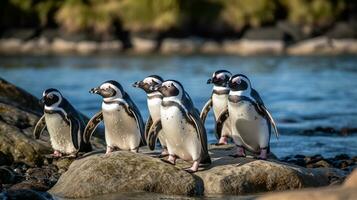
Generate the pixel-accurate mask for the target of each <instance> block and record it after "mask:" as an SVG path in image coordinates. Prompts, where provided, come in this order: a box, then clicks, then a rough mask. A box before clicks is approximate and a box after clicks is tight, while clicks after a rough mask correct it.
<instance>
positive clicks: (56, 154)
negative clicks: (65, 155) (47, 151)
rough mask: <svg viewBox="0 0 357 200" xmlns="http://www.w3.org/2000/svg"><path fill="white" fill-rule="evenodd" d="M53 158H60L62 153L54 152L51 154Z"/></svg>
mask: <svg viewBox="0 0 357 200" xmlns="http://www.w3.org/2000/svg"><path fill="white" fill-rule="evenodd" d="M51 156H52V157H53V158H60V157H62V153H61V152H60V151H57V150H55V151H54V152H53V154H51Z"/></svg>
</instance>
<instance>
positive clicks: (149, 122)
mask: <svg viewBox="0 0 357 200" xmlns="http://www.w3.org/2000/svg"><path fill="white" fill-rule="evenodd" d="M152 125H153V121H152V118H151V116H149V117H148V119H147V120H146V124H145V138H144V139H145V140H147V138H148V134H149V131H150V128H151V126H152Z"/></svg>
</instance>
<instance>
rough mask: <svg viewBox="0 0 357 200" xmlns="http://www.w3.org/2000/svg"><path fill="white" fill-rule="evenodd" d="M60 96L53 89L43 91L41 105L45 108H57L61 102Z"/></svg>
mask: <svg viewBox="0 0 357 200" xmlns="http://www.w3.org/2000/svg"><path fill="white" fill-rule="evenodd" d="M62 99H63V97H62V94H61V93H60V92H59V91H58V90H57V89H54V88H49V89H46V90H45V91H43V94H42V98H41V100H40V103H41V104H45V106H47V107H57V106H58V105H59V104H60V103H61V102H62Z"/></svg>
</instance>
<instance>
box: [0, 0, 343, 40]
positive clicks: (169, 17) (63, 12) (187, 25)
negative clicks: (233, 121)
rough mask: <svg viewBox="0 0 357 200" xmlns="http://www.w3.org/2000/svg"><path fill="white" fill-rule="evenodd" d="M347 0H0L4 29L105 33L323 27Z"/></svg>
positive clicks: (0, 22) (0, 25) (336, 16)
mask: <svg viewBox="0 0 357 200" xmlns="http://www.w3.org/2000/svg"><path fill="white" fill-rule="evenodd" d="M346 4H349V1H348V0H1V1H0V17H1V18H0V28H1V27H2V26H5V27H8V26H11V25H12V24H13V26H14V27H16V26H17V25H24V26H33V25H34V24H36V25H38V24H40V25H42V26H43V27H45V26H47V25H48V24H54V23H55V24H56V25H58V26H60V27H62V28H63V29H64V30H66V31H68V32H78V31H83V30H90V31H95V32H96V33H100V34H103V33H104V34H105V33H108V32H110V31H111V30H112V27H113V25H114V24H122V25H123V27H124V29H127V30H129V31H134V32H135V31H156V32H157V31H167V30H170V29H172V28H175V29H179V30H190V29H192V28H193V29H204V30H209V29H214V28H220V27H224V28H227V27H228V28H230V29H233V30H236V31H239V30H241V29H242V28H243V27H247V26H248V27H249V26H250V27H259V26H264V25H267V24H271V23H275V22H276V21H278V20H289V21H291V22H293V23H296V24H300V25H309V26H311V27H313V26H325V25H330V24H332V23H334V22H335V21H336V20H338V19H339V17H340V16H341V14H342V13H343V12H344V11H345V10H346V7H347V5H346Z"/></svg>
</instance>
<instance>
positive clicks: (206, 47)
mask: <svg viewBox="0 0 357 200" xmlns="http://www.w3.org/2000/svg"><path fill="white" fill-rule="evenodd" d="M200 52H201V53H208V54H214V53H222V46H221V44H220V43H218V42H216V41H211V40H207V41H204V42H203V44H202V46H201V48H200Z"/></svg>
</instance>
